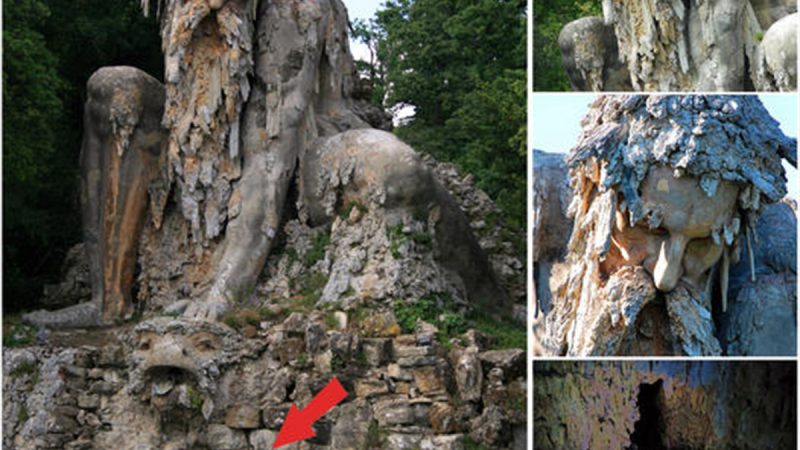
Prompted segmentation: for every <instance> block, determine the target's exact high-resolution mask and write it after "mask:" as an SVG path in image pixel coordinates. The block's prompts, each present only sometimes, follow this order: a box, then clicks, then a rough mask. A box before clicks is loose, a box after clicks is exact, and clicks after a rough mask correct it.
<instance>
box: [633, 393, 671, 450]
mask: <svg viewBox="0 0 800 450" xmlns="http://www.w3.org/2000/svg"><path fill="white" fill-rule="evenodd" d="M662 386H663V380H658V381H656V382H655V383H652V384H648V383H642V384H640V385H639V395H638V396H637V398H636V404H637V406H638V407H639V420H637V421H636V423H635V424H634V428H633V434H631V446H630V447H628V450H667V447H666V446H665V445H664V438H663V437H664V436H663V435H664V420H663V418H662V415H661V398H662V397H663V387H662Z"/></svg>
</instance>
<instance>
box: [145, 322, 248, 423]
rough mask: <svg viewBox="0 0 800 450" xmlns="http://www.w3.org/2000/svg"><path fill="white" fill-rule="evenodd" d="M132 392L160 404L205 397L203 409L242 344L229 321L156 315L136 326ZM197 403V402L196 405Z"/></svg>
mask: <svg viewBox="0 0 800 450" xmlns="http://www.w3.org/2000/svg"><path fill="white" fill-rule="evenodd" d="M134 333H135V336H134V349H133V352H132V355H131V366H132V371H131V384H130V388H129V390H130V392H131V393H134V394H141V395H142V398H144V399H146V400H149V401H150V403H151V404H152V405H153V406H154V407H156V408H157V409H159V410H166V409H170V408H172V407H174V406H177V405H183V406H185V407H191V406H192V403H196V402H200V401H202V402H203V408H204V414H210V409H209V411H205V409H207V408H212V407H213V404H210V403H209V405H208V406H207V405H206V404H205V403H206V402H208V401H209V400H210V399H211V398H212V397H213V395H214V394H215V386H216V385H217V381H218V380H219V378H220V376H221V375H222V373H223V371H224V370H225V368H226V367H228V366H230V365H232V364H233V363H235V362H236V361H237V359H238V356H239V353H240V350H241V349H242V340H241V336H240V335H239V334H238V333H236V332H235V331H234V330H233V329H231V328H230V327H228V326H226V325H224V324H222V323H218V322H207V321H196V320H186V319H173V318H165V317H160V318H154V319H151V320H147V321H145V322H142V323H140V324H139V325H137V326H136V328H135V329H134ZM195 406H197V405H195Z"/></svg>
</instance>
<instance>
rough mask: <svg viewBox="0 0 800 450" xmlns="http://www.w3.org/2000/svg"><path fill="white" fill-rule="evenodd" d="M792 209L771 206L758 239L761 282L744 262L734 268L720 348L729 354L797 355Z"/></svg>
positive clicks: (760, 222) (756, 256)
mask: <svg viewBox="0 0 800 450" xmlns="http://www.w3.org/2000/svg"><path fill="white" fill-rule="evenodd" d="M795 213H796V211H795V208H794V207H793V206H791V205H790V204H789V203H786V202H782V203H777V204H774V205H768V206H767V207H765V209H764V213H763V214H762V215H761V216H760V217H759V218H758V222H757V223H756V229H755V234H754V237H755V238H756V239H757V241H758V245H756V246H755V249H754V265H755V275H756V280H755V281H753V280H752V278H751V277H752V274H751V269H750V264H749V261H747V259H745V258H743V259H742V260H741V261H739V263H738V264H735V265H733V266H732V267H731V272H730V277H731V287H730V293H729V296H728V297H729V298H731V299H733V301H732V302H731V305H730V310H729V313H728V314H725V315H723V316H722V325H721V330H720V331H721V335H722V338H721V344H722V346H723V347H724V348H725V350H726V353H727V354H729V355H752V356H756V355H758V356H774V355H791V354H795V351H796V346H797V341H796V337H797V330H796V328H795V326H794V324H795V320H796V311H797V308H796V305H797V292H796V290H795V287H796V285H797V257H796V254H795V252H796V245H797V238H796V235H795V231H796V229H797V216H796V214H795Z"/></svg>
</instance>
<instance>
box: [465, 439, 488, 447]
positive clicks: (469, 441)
mask: <svg viewBox="0 0 800 450" xmlns="http://www.w3.org/2000/svg"><path fill="white" fill-rule="evenodd" d="M464 450H489V449H488V448H486V447H485V446H484V445H483V444H480V443H478V442H475V440H474V439H472V438H471V437H470V436H464Z"/></svg>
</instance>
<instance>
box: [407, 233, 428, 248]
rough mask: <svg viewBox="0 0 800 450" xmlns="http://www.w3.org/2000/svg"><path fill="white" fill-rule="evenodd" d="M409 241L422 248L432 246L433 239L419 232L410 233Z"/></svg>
mask: <svg viewBox="0 0 800 450" xmlns="http://www.w3.org/2000/svg"><path fill="white" fill-rule="evenodd" d="M411 240H412V241H414V243H415V244H417V245H420V246H423V247H430V246H431V245H432V244H433V237H432V236H431V235H430V234H428V233H423V232H421V231H416V232H414V233H411Z"/></svg>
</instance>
